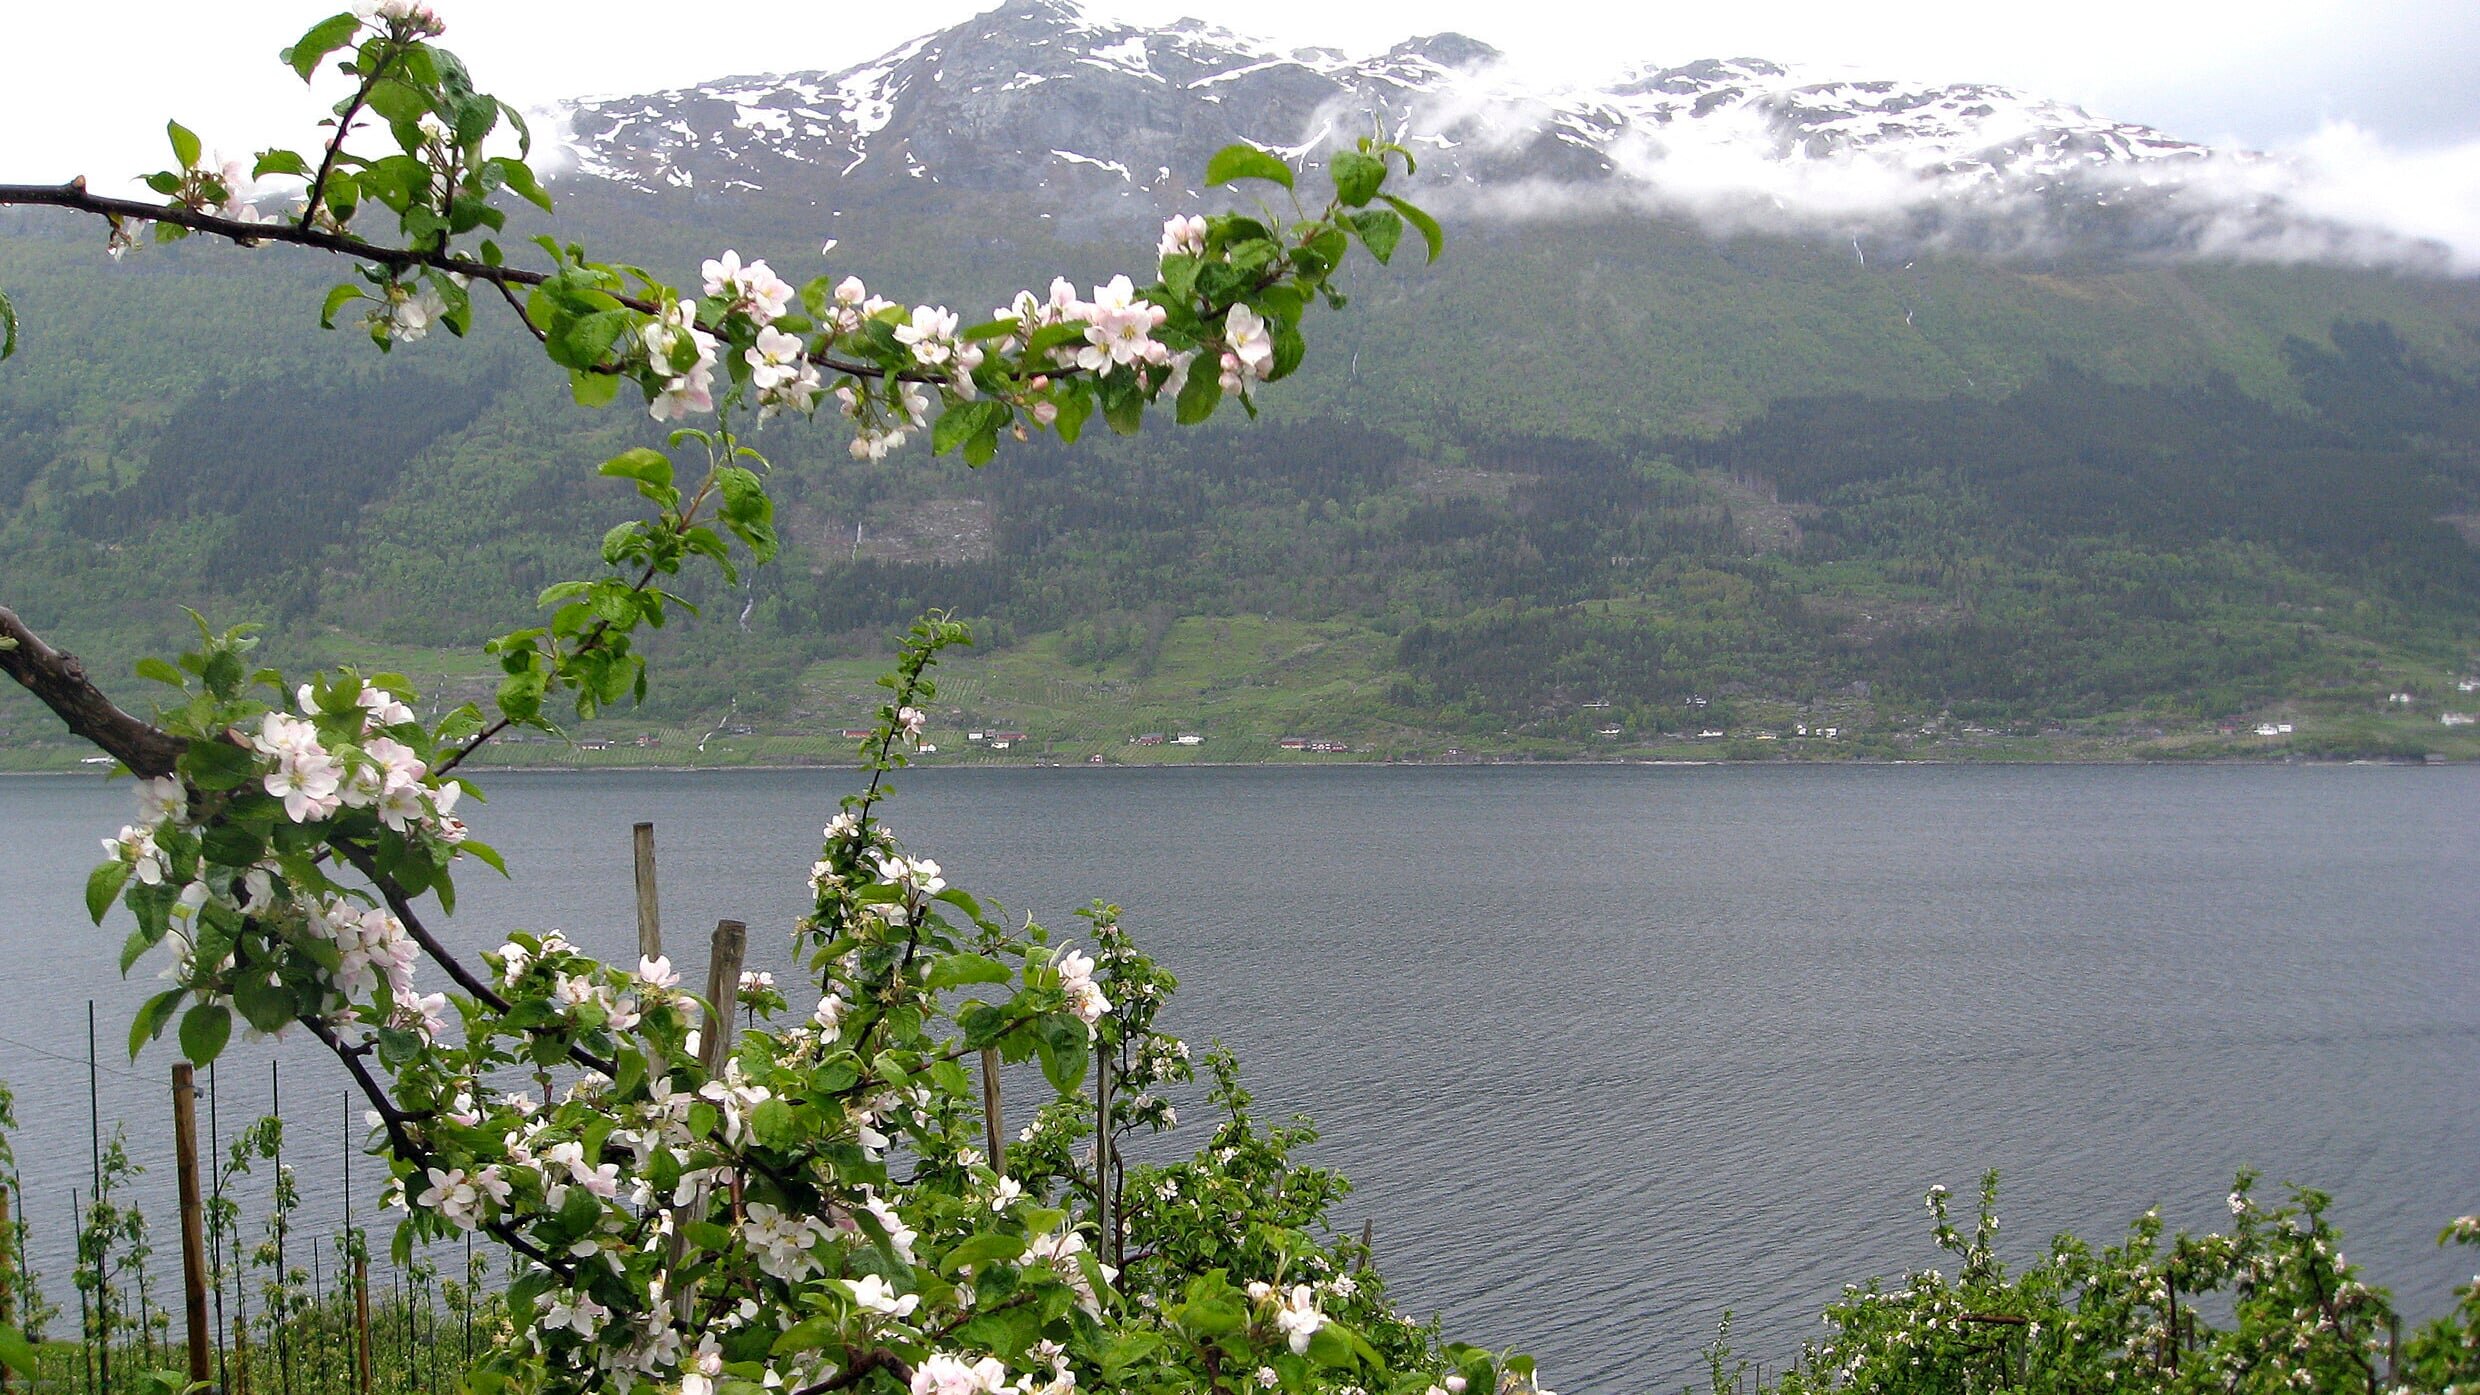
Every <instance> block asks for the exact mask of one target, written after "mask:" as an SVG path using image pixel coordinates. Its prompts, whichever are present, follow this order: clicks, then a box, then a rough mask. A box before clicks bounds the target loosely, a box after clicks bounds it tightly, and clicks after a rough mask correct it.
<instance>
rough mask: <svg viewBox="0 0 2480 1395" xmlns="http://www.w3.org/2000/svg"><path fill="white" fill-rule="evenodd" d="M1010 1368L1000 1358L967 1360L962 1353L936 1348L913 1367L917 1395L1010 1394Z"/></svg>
mask: <svg viewBox="0 0 2480 1395" xmlns="http://www.w3.org/2000/svg"><path fill="white" fill-rule="evenodd" d="M1012 1389H1013V1387H1012V1386H1010V1385H1009V1384H1008V1378H1007V1368H1006V1367H1005V1366H1002V1365H1000V1364H999V1358H997V1357H995V1356H985V1357H983V1358H982V1359H981V1360H979V1361H974V1362H967V1361H966V1360H965V1359H964V1358H963V1357H961V1356H951V1355H949V1354H948V1353H946V1352H943V1351H942V1352H933V1353H931V1354H930V1356H929V1358H928V1359H926V1360H924V1361H923V1362H922V1363H921V1364H920V1365H919V1366H916V1367H914V1368H913V1395H1008V1392H1009V1391H1011V1390H1012Z"/></svg>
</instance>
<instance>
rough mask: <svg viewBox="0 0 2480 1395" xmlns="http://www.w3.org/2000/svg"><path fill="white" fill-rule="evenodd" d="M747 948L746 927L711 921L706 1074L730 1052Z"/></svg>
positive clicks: (681, 1233) (703, 1042) (678, 1218)
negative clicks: (744, 955) (733, 1015)
mask: <svg viewBox="0 0 2480 1395" xmlns="http://www.w3.org/2000/svg"><path fill="white" fill-rule="evenodd" d="M748 949H749V927H748V926H746V925H743V924H741V923H740V922H739V921H737V920H718V921H716V922H715V937H714V939H713V940H712V941H711V942H709V944H708V946H707V950H706V1001H707V1003H708V1007H707V1009H706V1017H705V1019H704V1020H703V1021H702V1022H701V1023H700V1024H699V1033H698V1064H699V1065H700V1066H701V1067H703V1068H704V1069H705V1071H706V1073H707V1074H708V1075H710V1076H712V1075H718V1074H721V1073H722V1071H723V1063H724V1061H725V1060H726V1059H727V1058H729V1057H730V1056H731V1054H732V1012H733V1010H734V1009H735V1008H737V1007H738V1006H739V1005H740V996H741V956H742V955H743V954H745V953H747V952H748ZM689 1219H690V1213H689V1212H688V1211H687V1210H686V1209H676V1210H674V1211H673V1212H672V1249H671V1262H670V1267H671V1268H674V1269H677V1268H679V1267H680V1261H681V1258H682V1257H683V1256H685V1255H686V1254H688V1252H689V1232H688V1230H687V1228H686V1222H687V1221H688V1220H689Z"/></svg>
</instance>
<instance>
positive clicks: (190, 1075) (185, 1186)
mask: <svg viewBox="0 0 2480 1395" xmlns="http://www.w3.org/2000/svg"><path fill="white" fill-rule="evenodd" d="M172 1150H173V1165H174V1168H175V1170H176V1171H177V1172H178V1174H179V1186H180V1192H181V1311H182V1317H183V1319H184V1320H185V1321H186V1322H187V1323H188V1324H189V1382H190V1384H192V1385H204V1384H205V1383H206V1382H207V1380H208V1379H209V1378H210V1377H211V1376H212V1375H213V1374H214V1366H213V1360H212V1358H211V1356H210V1353H209V1351H208V1339H209V1338H210V1337H212V1336H213V1335H214V1334H213V1332H212V1331H211V1330H210V1329H209V1328H208V1326H207V1219H206V1203H205V1201H204V1200H202V1199H201V1198H200V1196H199V1187H198V1078H197V1073H196V1072H195V1071H193V1070H191V1069H190V1064H189V1062H187V1061H182V1062H179V1063H178V1064H176V1065H174V1066H173V1068H172Z"/></svg>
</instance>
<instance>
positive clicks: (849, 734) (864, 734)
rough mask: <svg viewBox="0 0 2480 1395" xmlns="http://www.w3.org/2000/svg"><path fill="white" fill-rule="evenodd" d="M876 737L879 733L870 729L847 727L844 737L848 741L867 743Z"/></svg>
mask: <svg viewBox="0 0 2480 1395" xmlns="http://www.w3.org/2000/svg"><path fill="white" fill-rule="evenodd" d="M876 735H878V733H877V732H876V731H873V730H872V729H870V728H868V727H846V728H844V731H843V737H844V739H845V740H847V741H867V740H869V739H870V738H871V737H873V736H876Z"/></svg>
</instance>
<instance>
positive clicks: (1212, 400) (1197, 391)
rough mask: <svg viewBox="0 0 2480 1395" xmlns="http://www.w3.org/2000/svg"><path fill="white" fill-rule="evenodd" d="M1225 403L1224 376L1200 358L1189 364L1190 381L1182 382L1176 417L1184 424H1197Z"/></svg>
mask: <svg viewBox="0 0 2480 1395" xmlns="http://www.w3.org/2000/svg"><path fill="white" fill-rule="evenodd" d="M1222 405H1223V377H1222V374H1220V373H1219V372H1216V371H1215V367H1214V365H1213V364H1212V363H1209V362H1206V361H1204V360H1200V361H1198V362H1196V363H1192V364H1190V365H1189V366H1188V381H1187V382H1185V383H1182V384H1180V398H1179V402H1178V404H1177V411H1176V412H1175V414H1174V415H1175V417H1176V419H1177V420H1178V421H1179V423H1180V425H1182V426H1195V425H1196V424H1197V423H1199V422H1201V421H1204V420H1205V419H1206V418H1208V417H1210V416H1213V415H1214V412H1215V409H1216V408H1218V407H1220V406H1222Z"/></svg>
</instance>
